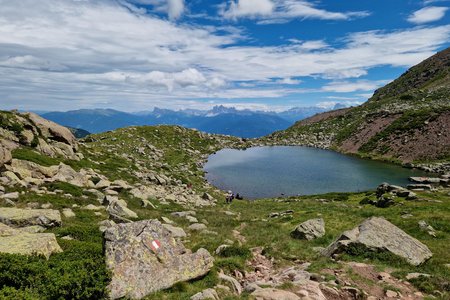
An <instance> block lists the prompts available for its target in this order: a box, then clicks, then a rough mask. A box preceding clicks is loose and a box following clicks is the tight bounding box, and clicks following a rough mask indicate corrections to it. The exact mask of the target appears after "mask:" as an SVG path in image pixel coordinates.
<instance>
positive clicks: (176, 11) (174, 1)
mask: <svg viewBox="0 0 450 300" xmlns="http://www.w3.org/2000/svg"><path fill="white" fill-rule="evenodd" d="M167 3H168V14H169V19H171V20H175V19H178V18H179V17H180V16H181V14H183V12H184V0H167Z"/></svg>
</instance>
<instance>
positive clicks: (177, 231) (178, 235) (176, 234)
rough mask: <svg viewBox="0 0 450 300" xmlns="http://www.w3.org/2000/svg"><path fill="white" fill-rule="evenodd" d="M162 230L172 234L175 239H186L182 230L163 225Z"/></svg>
mask: <svg viewBox="0 0 450 300" xmlns="http://www.w3.org/2000/svg"><path fill="white" fill-rule="evenodd" d="M162 226H163V227H164V228H166V229H167V230H168V231H170V233H172V235H173V237H175V238H183V237H186V232H184V230H183V228H181V227H176V226H172V225H170V224H163V225H162Z"/></svg>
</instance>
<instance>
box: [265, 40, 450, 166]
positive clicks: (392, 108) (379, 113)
mask: <svg viewBox="0 0 450 300" xmlns="http://www.w3.org/2000/svg"><path fill="white" fill-rule="evenodd" d="M449 96H450V48H449V49H446V50H444V51H442V52H439V53H438V54H436V55H434V56H432V57H430V58H429V59H427V60H425V61H423V62H422V63H420V64H418V65H416V66H414V67H412V68H411V69H409V70H408V71H407V72H405V73H404V74H403V75H402V76H401V77H400V78H398V79H396V80H394V81H393V82H392V83H390V84H388V85H386V86H385V87H383V88H380V89H379V90H377V91H376V92H375V93H374V95H373V97H372V98H370V99H369V100H368V101H367V102H366V103H364V104H362V105H361V106H358V107H353V108H350V109H342V110H337V111H333V112H327V113H323V114H319V115H316V116H313V117H311V118H309V119H306V120H303V121H299V122H297V123H296V124H295V125H293V126H292V127H290V128H288V129H287V130H284V131H278V132H275V133H273V134H271V135H269V136H268V137H265V138H263V139H262V142H263V143H269V144H290V145H309V146H314V147H320V148H329V149H333V150H337V151H339V152H343V153H351V154H357V155H360V156H363V157H372V158H377V159H384V160H390V161H394V162H401V163H425V162H437V161H444V162H445V161H448V160H449V158H450V126H449V124H450V99H449ZM444 167H445V166H442V165H440V166H439V167H438V169H439V168H444ZM447 168H448V165H447Z"/></svg>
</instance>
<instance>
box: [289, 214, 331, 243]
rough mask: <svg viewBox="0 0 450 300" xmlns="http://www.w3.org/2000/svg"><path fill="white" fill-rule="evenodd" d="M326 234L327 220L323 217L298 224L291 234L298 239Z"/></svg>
mask: <svg viewBox="0 0 450 300" xmlns="http://www.w3.org/2000/svg"><path fill="white" fill-rule="evenodd" d="M324 235H325V222H324V221H323V219H311V220H308V221H305V222H303V223H301V224H300V225H298V226H297V227H296V228H295V229H294V230H293V231H292V232H291V236H292V237H293V238H296V239H306V240H308V241H310V240H313V239H316V238H319V237H322V236H324Z"/></svg>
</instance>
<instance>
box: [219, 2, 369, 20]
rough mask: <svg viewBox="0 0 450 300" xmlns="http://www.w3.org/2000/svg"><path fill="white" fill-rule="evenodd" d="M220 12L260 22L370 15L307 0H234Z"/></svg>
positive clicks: (344, 18)
mask: <svg viewBox="0 0 450 300" xmlns="http://www.w3.org/2000/svg"><path fill="white" fill-rule="evenodd" d="M219 13H220V14H221V15H222V16H223V17H224V18H226V19H238V18H259V19H262V21H260V22H259V23H260V24H271V23H283V22H287V20H289V19H294V18H301V19H321V20H349V19H352V18H361V17H367V16H368V15H370V13H368V12H365V11H358V12H331V11H327V10H325V9H320V8H317V7H315V5H314V4H313V3H310V2H308V1H306V0H301V1H299V0H232V1H230V2H229V4H228V5H226V4H223V5H222V6H221V11H220V12H219Z"/></svg>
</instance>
